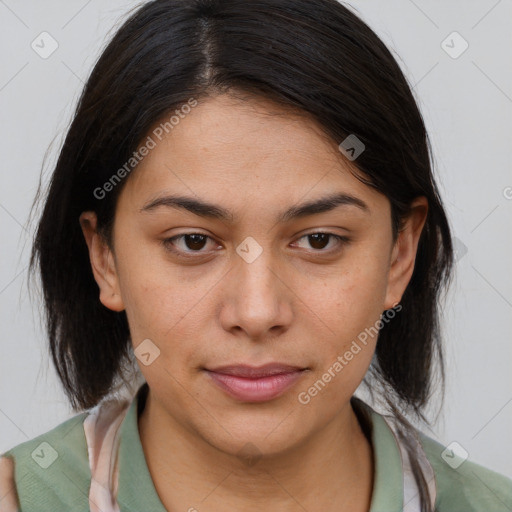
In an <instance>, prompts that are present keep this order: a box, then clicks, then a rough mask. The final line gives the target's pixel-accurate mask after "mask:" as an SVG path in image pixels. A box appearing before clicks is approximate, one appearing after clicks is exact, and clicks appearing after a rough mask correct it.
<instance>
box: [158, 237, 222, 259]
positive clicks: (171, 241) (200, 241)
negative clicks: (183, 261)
mask: <svg viewBox="0 0 512 512" xmlns="http://www.w3.org/2000/svg"><path fill="white" fill-rule="evenodd" d="M207 240H212V238H211V237H209V236H207V235H203V234H202V233H185V234H183V235H177V236H173V237H172V238H166V239H165V240H163V241H162V243H163V245H164V247H165V248H166V249H168V250H169V251H171V252H174V253H177V254H180V255H185V257H188V254H192V253H199V254H201V253H206V252H207V251H202V250H201V249H203V248H204V247H205V245H206V242H207ZM179 242H181V244H180V243H179ZM176 246H178V249H175V247H176Z"/></svg>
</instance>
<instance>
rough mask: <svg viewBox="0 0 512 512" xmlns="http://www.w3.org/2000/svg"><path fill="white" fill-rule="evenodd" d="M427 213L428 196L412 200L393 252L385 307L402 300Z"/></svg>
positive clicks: (394, 304)
mask: <svg viewBox="0 0 512 512" xmlns="http://www.w3.org/2000/svg"><path fill="white" fill-rule="evenodd" d="M427 213H428V200H427V198H426V197H424V196H420V197H417V198H416V199H415V200H414V201H412V203H411V205H410V213H409V214H408V216H407V218H406V219H405V221H404V225H403V227H402V229H401V230H400V231H399V234H398V238H397V241H396V242H395V245H394V247H393V250H392V253H391V259H390V268H389V274H388V285H387V291H386V300H385V304H384V308H385V309H391V308H392V307H394V306H396V305H397V304H398V303H399V302H400V301H401V299H402V295H403V294H404V292H405V289H406V288H407V285H408V284H409V281H410V280H411V276H412V273H413V271H414V263H415V261H416V252H417V249H418V242H419V239H420V235H421V232H422V230H423V226H424V225H425V221H426V219H427Z"/></svg>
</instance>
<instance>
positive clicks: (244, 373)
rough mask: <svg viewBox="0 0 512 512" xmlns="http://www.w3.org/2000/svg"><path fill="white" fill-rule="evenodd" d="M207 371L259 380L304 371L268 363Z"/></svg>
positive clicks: (222, 367) (228, 366) (227, 366)
mask: <svg viewBox="0 0 512 512" xmlns="http://www.w3.org/2000/svg"><path fill="white" fill-rule="evenodd" d="M206 370H207V371H210V372H215V373H223V374H225V375H233V376H235V377H247V378H253V379H256V378H260V377H269V376H271V375H280V374H284V373H292V372H296V371H300V370H305V368H301V367H299V366H291V365H289V364H282V363H269V364H265V365H263V366H250V365H246V364H236V365H226V366H218V367H217V368H212V369H209V368H206Z"/></svg>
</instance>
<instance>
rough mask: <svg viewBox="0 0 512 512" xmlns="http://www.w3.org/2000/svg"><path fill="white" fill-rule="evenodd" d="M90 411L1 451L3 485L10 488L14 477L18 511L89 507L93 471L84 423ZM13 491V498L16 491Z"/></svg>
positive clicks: (84, 509)
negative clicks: (91, 470)
mask: <svg viewBox="0 0 512 512" xmlns="http://www.w3.org/2000/svg"><path fill="white" fill-rule="evenodd" d="M88 414H89V412H83V413H80V414H77V415H75V416H74V417H72V418H70V419H69V420H67V421H65V422H63V423H61V424H60V425H58V426H57V427H55V428H54V429H52V430H50V431H48V432H46V433H44V434H42V435H40V436H38V437H35V438H34V439H31V440H29V441H26V442H24V443H21V444H19V445H17V446H15V447H14V448H12V449H10V450H8V451H7V452H5V453H3V454H0V457H3V459H0V460H2V463H1V465H0V468H1V471H0V477H1V478H0V479H1V480H2V482H0V486H3V487H4V488H5V487H7V491H9V490H11V489H12V486H10V485H9V481H10V480H14V487H15V489H14V491H15V492H16V494H17V499H18V500H19V505H18V506H19V510H21V511H22V512H25V511H26V512H30V511H36V510H38V511H40V510H52V511H55V512H58V511H61V510H62V511H64V510H73V511H77V512H80V511H88V510H89V502H88V496H87V494H88V493H87V490H88V489H89V486H90V480H91V474H90V469H89V457H88V448H87V442H86V438H85V433H84V425H83V423H84V420H85V418H86V417H87V416H88ZM9 473H10V474H9ZM10 494H11V500H12V498H13V497H14V493H12V492H11V493H10ZM2 495H4V494H2ZM7 510H10V509H7ZM14 510H16V509H14Z"/></svg>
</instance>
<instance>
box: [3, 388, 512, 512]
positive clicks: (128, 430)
mask: <svg viewBox="0 0 512 512" xmlns="http://www.w3.org/2000/svg"><path fill="white" fill-rule="evenodd" d="M145 388H146V389H145ZM145 391H147V384H144V385H143V386H142V387H141V388H140V389H139V391H138V392H137V394H136V396H135V397H134V399H133V400H132V402H131V404H130V405H129V407H128V411H127V413H126V415H125V416H124V419H123V420H122V423H121V426H120V428H119V459H118V469H119V480H118V485H119V487H118V494H117V503H118V505H119V509H120V510H121V512H166V509H165V508H164V506H163V505H162V503H161V501H160V499H159V497H158V494H157V492H156V490H155V487H154V485H153V481H152V479H151V475H150V473H149V470H148V466H147V464H146V459H145V455H144V451H143V449H142V444H141V441H140V437H139V430H138V415H139V414H140V411H141V409H142V407H143V400H142V398H143V397H144V394H142V392H145ZM359 404H360V405H359V407H362V408H363V409H365V410H366V413H367V417H368V419H369V425H368V427H369V429H370V431H371V442H372V449H373V455H374V464H375V474H374V486H373V493H372V500H371V507H370V511H369V512H399V511H403V510H404V470H403V465H402V456H401V452H400V449H399V445H398V443H397V438H396V436H395V434H394V432H393V430H392V429H391V428H390V425H389V424H388V422H387V421H386V420H385V419H384V416H382V415H380V414H378V413H377V412H376V411H374V410H373V409H372V408H370V407H369V406H368V405H366V404H363V403H362V402H359ZM88 414H89V413H88V412H84V413H81V414H78V415H76V416H74V417H73V418H71V419H69V420H67V421H65V422H64V423H61V424H60V425H58V426H57V427H56V428H54V429H53V430H51V431H49V432H47V433H45V434H42V435H40V436H38V437H36V438H34V439H32V440H30V441H27V442H24V443H22V444H20V445H17V446H15V447H14V448H12V449H11V450H9V451H7V452H6V453H4V454H3V455H2V456H7V457H13V458H14V462H15V469H14V479H15V484H16V489H17V493H18V496H19V503H20V508H19V510H20V511H21V512H46V511H48V512H50V511H51V512H64V511H65V512H69V511H73V512H86V511H89V510H90V507H89V489H90V486H91V470H90V467H89V456H88V447H87V440H86V437H85V434H84V420H85V418H86V417H87V416H88ZM358 416H359V414H358ZM416 433H417V436H418V438H419V440H420V441H421V446H422V447H423V450H424V453H425V455H426V457H427V458H428V461H429V463H430V466H431V467H432V469H433V472H434V476H435V487H436V502H435V503H436V512H512V480H510V479H508V478H507V477H505V476H503V475H500V474H498V473H496V472H494V471H491V470H489V469H486V468H484V467H482V466H480V465H477V464H475V463H473V462H471V461H469V460H465V461H464V462H462V464H460V465H459V466H458V467H457V468H456V469H454V468H452V467H451V465H450V464H449V463H447V462H446V461H445V459H446V457H445V458H443V457H442V454H443V452H445V447H444V446H442V445H441V444H440V443H438V442H437V441H435V440H433V439H431V438H429V437H427V436H425V435H424V434H423V433H421V432H419V431H416ZM1 498H2V496H0V500H1ZM406 508H407V507H406ZM0 510H2V507H1V501H0Z"/></svg>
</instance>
